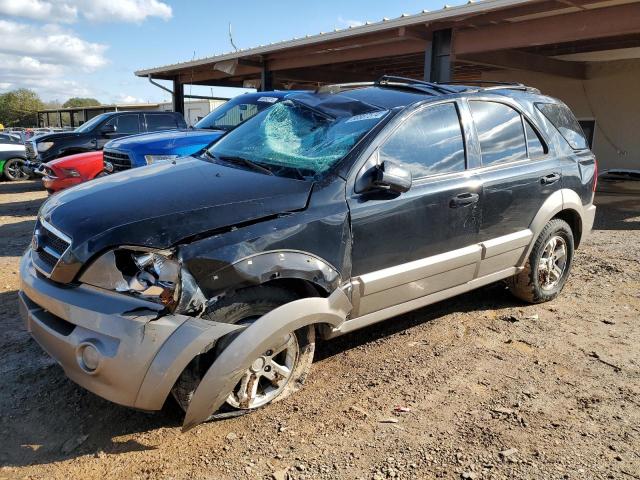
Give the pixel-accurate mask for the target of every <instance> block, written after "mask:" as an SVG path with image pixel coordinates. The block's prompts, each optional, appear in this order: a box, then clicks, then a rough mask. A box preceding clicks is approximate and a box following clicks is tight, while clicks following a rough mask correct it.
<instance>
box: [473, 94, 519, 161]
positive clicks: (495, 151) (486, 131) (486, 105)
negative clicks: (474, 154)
mask: <svg viewBox="0 0 640 480" xmlns="http://www.w3.org/2000/svg"><path fill="white" fill-rule="evenodd" d="M469 107H470V108H471V115H472V117H473V122H474V123H475V125H476V131H477V132H478V140H479V141H480V150H481V153H482V165H483V166H489V165H496V164H500V163H507V162H515V161H518V160H524V159H526V158H527V145H526V141H525V136H524V129H523V126H522V118H521V116H520V112H517V111H516V110H514V109H513V108H511V107H510V106H508V105H505V104H503V103H498V102H489V101H479V100H472V101H470V102H469Z"/></svg>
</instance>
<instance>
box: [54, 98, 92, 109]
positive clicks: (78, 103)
mask: <svg viewBox="0 0 640 480" xmlns="http://www.w3.org/2000/svg"><path fill="white" fill-rule="evenodd" d="M95 105H100V102H99V101H98V100H96V99H95V98H82V97H73V98H70V99H69V100H67V101H66V102H64V103H63V104H62V106H63V107H64V108H68V107H93V106H95Z"/></svg>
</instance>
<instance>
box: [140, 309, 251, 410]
mask: <svg viewBox="0 0 640 480" xmlns="http://www.w3.org/2000/svg"><path fill="white" fill-rule="evenodd" d="M244 328H246V327H245V326H244V325H232V324H229V323H220V322H211V321H208V320H203V319H200V318H191V317H189V319H188V320H187V321H185V322H184V323H183V324H182V325H181V326H180V327H178V329H177V330H176V331H175V332H173V333H172V334H171V336H170V337H169V338H168V339H167V340H166V341H165V342H164V344H163V345H162V348H161V349H160V350H159V351H158V353H157V354H156V356H155V357H154V359H153V362H152V363H151V365H150V367H149V370H148V371H147V374H146V375H145V377H144V380H143V382H142V385H141V386H140V390H139V391H138V395H137V397H136V402H135V407H136V408H140V409H142V410H160V409H161V408H162V405H163V403H164V401H165V400H166V398H167V396H168V395H169V393H170V392H171V388H172V387H173V385H174V384H175V383H176V380H178V377H179V376H180V374H181V373H182V372H183V371H184V369H185V368H186V367H187V365H188V364H189V362H190V361H191V360H193V359H194V358H195V357H196V356H197V355H199V354H201V353H204V352H206V351H207V350H208V349H209V348H211V346H212V345H214V344H215V342H216V341H217V340H218V339H219V338H221V337H223V336H225V335H227V334H229V333H231V332H235V331H237V330H242V329H244Z"/></svg>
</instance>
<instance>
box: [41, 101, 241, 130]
mask: <svg viewBox="0 0 640 480" xmlns="http://www.w3.org/2000/svg"><path fill="white" fill-rule="evenodd" d="M227 100H229V99H228V98H223V97H211V98H208V97H207V98H204V97H202V98H197V99H193V100H187V101H186V102H185V107H184V119H185V121H186V122H187V125H189V126H192V125H194V124H195V123H196V122H197V121H198V120H200V119H201V118H203V117H204V116H206V115H207V114H208V113H209V112H210V111H212V110H214V109H216V108H218V107H219V106H220V105H222V104H224V103H225V102H226V101H227ZM123 110H162V111H173V103H172V102H164V103H134V104H113V105H96V106H94V107H71V108H53V109H48V110H40V111H39V112H38V125H37V127H58V128H64V127H71V128H75V127H79V126H80V125H82V124H83V123H84V122H86V121H87V120H90V119H92V118H93V117H95V116H97V115H100V114H101V113H105V112H117V111H123Z"/></svg>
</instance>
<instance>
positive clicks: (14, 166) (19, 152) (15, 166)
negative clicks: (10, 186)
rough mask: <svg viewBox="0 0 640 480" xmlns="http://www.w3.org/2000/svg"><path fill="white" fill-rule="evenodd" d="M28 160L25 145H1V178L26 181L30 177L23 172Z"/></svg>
mask: <svg viewBox="0 0 640 480" xmlns="http://www.w3.org/2000/svg"><path fill="white" fill-rule="evenodd" d="M25 160H26V155H25V151H24V145H18V144H15V143H0V178H6V179H7V180H11V181H15V180H26V179H27V178H29V176H28V175H27V174H26V173H25V172H23V171H22V165H23V164H24V162H25Z"/></svg>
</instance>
